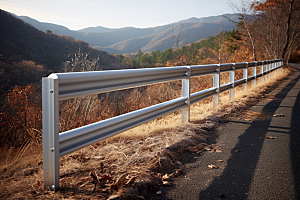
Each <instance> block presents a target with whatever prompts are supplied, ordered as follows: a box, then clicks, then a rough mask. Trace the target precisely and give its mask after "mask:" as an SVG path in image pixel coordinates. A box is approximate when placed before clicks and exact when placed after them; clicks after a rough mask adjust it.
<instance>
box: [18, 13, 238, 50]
mask: <svg viewBox="0 0 300 200" xmlns="http://www.w3.org/2000/svg"><path fill="white" fill-rule="evenodd" d="M227 17H229V18H231V19H233V20H235V21H238V16H237V15H234V14H227ZM19 18H20V19H22V20H24V21H25V22H27V23H29V24H31V25H32V26H34V27H36V28H37V29H39V30H41V31H43V32H45V31H46V30H51V31H52V32H53V33H56V34H59V35H70V36H72V37H75V38H76V39H80V40H83V41H85V42H87V43H89V45H90V46H92V47H95V48H97V49H99V50H104V51H107V52H109V53H118V54H124V53H135V52H136V51H137V50H139V49H141V50H142V51H143V52H148V51H155V50H161V51H163V50H165V49H167V48H172V47H174V36H175V37H179V36H180V37H179V44H180V45H181V46H182V45H186V44H189V43H192V42H195V41H199V40H200V39H204V38H206V37H207V36H213V35H216V34H218V33H219V32H221V31H230V30H232V29H233V28H234V25H233V24H232V23H231V22H229V20H228V19H226V18H224V17H222V16H211V17H203V18H196V17H193V18H189V19H186V20H182V21H179V22H176V23H172V24H167V25H164V26H158V27H152V28H134V27H125V28H119V29H111V28H106V27H102V26H97V27H88V28H84V29H81V30H78V31H73V30H69V29H68V28H66V27H64V26H60V25H55V24H51V23H43V22H38V21H37V20H34V19H31V18H29V17H25V16H21V17H19Z"/></svg>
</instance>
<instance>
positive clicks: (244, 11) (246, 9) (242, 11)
mask: <svg viewBox="0 0 300 200" xmlns="http://www.w3.org/2000/svg"><path fill="white" fill-rule="evenodd" d="M229 4H230V5H231V7H232V9H233V10H234V13H235V15H238V16H239V19H240V21H234V20H232V19H231V18H229V17H228V16H226V15H223V17H225V18H226V19H228V20H229V21H230V22H232V23H234V24H235V25H236V26H237V27H241V28H243V29H244V30H245V31H246V32H247V34H248V37H249V39H250V41H251V46H252V49H253V60H255V61H256V53H255V51H256V50H255V43H254V37H253V35H252V33H251V30H250V23H251V21H253V16H252V15H250V14H251V9H250V4H248V3H247V2H245V1H244V0H242V1H241V6H240V7H238V6H236V5H234V4H233V3H232V2H230V1H229Z"/></svg>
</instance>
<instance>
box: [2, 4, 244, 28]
mask: <svg viewBox="0 0 300 200" xmlns="http://www.w3.org/2000/svg"><path fill="white" fill-rule="evenodd" d="M230 2H232V3H233V4H238V3H240V2H241V0H230ZM0 8H1V9H3V10H6V11H8V12H11V13H14V14H16V15H19V16H21V15H22V16H28V17H31V18H33V19H36V20H38V21H41V22H50V23H54V24H59V25H63V26H66V27H68V28H69V29H71V30H79V29H82V28H86V27H91V26H93V27H94V26H104V27H108V28H121V27H128V26H133V27H138V28H146V27H154V26H159V25H164V24H169V23H173V22H177V21H180V20H183V19H188V18H190V17H198V18H200V17H207V16H213V15H221V14H225V13H233V10H232V8H231V6H230V5H229V1H228V0H148V1H143V0H46V1H45V0H0Z"/></svg>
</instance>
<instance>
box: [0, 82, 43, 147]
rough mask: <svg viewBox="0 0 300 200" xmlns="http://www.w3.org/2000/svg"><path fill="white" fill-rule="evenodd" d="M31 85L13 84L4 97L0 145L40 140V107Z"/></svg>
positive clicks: (0, 120)
mask: <svg viewBox="0 0 300 200" xmlns="http://www.w3.org/2000/svg"><path fill="white" fill-rule="evenodd" d="M36 95H37V94H36V93H35V88H34V86H33V85H29V86H25V87H21V86H15V87H14V88H13V89H12V90H10V91H9V92H8V93H7V94H6V97H5V104H4V106H3V110H4V111H5V112H1V116H0V126H1V127H2V128H1V138H2V139H1V143H0V144H1V146H22V145H24V144H25V143H26V142H28V141H31V140H32V139H33V140H34V141H37V140H40V139H41V138H40V137H41V134H40V133H41V128H42V108H41V104H40V102H37V101H40V100H41V99H40V98H39V99H36V97H37V96H36Z"/></svg>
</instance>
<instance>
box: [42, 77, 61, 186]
mask: <svg viewBox="0 0 300 200" xmlns="http://www.w3.org/2000/svg"><path fill="white" fill-rule="evenodd" d="M42 98H43V99H42V100H43V105H42V108H43V167H44V187H49V189H50V190H59V189H60V186H59V101H58V79H55V78H43V79H42Z"/></svg>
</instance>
